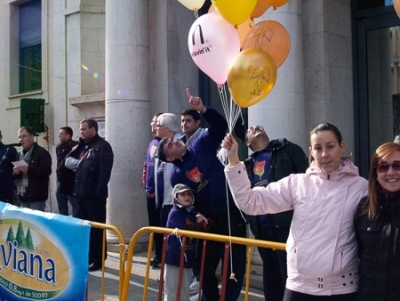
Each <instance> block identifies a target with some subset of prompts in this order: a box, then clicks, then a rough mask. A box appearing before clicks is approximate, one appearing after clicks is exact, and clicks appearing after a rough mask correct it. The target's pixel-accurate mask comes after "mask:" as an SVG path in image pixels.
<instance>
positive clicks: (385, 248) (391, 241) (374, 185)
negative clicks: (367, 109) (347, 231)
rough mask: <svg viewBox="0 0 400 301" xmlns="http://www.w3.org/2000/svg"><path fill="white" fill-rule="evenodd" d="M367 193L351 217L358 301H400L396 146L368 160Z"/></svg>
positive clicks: (380, 150) (399, 181)
mask: <svg viewBox="0 0 400 301" xmlns="http://www.w3.org/2000/svg"><path fill="white" fill-rule="evenodd" d="M368 180H369V184H368V186H369V191H368V196H366V197H364V198H363V199H362V200H361V202H360V205H359V208H358V211H357V213H356V215H355V219H354V225H355V229H356V237H357V241H358V245H359V249H358V253H359V257H360V264H359V276H360V282H359V288H358V297H359V300H360V301H364V300H374V301H377V300H382V301H398V300H400V253H399V252H400V239H399V228H400V145H399V144H398V143H394V142H387V143H384V144H382V145H381V146H379V147H378V149H377V150H376V152H375V154H374V155H373V156H372V160H371V168H370V171H369V177H368Z"/></svg>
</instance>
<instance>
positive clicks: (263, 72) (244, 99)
mask: <svg viewBox="0 0 400 301" xmlns="http://www.w3.org/2000/svg"><path fill="white" fill-rule="evenodd" d="M277 74H278V72H277V68H276V65H275V61H274V60H273V58H272V57H271V56H270V55H269V54H268V53H266V52H265V51H264V50H261V49H256V48H249V49H246V50H243V51H242V52H240V53H239V54H238V55H237V56H236V57H235V59H234V60H233V62H232V65H231V68H230V70H229V73H228V88H229V92H230V93H231V96H232V98H233V100H234V101H235V102H236V104H237V105H238V106H239V107H241V108H248V107H250V106H252V105H254V104H256V103H258V102H260V101H261V100H263V99H264V98H265V97H266V96H267V95H268V94H269V93H270V92H271V90H272V89H273V87H274V86H275V82H276V78H277Z"/></svg>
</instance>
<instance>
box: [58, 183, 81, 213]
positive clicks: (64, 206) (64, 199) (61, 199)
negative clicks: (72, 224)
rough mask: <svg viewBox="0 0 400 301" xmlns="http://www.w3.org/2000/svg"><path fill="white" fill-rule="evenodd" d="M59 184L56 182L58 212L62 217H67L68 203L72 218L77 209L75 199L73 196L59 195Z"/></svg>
mask: <svg viewBox="0 0 400 301" xmlns="http://www.w3.org/2000/svg"><path fill="white" fill-rule="evenodd" d="M59 190H60V182H57V190H56V198H57V204H58V212H59V213H60V214H63V215H68V201H69V202H70V204H71V206H72V216H73V217H76V211H77V209H78V204H77V200H76V197H74V196H73V195H67V194H64V193H60V192H59Z"/></svg>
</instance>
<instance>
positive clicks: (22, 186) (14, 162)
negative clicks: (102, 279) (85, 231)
mask: <svg viewBox="0 0 400 301" xmlns="http://www.w3.org/2000/svg"><path fill="white" fill-rule="evenodd" d="M79 131H80V138H79V141H74V140H72V137H73V130H72V128H70V127H68V126H65V127H62V128H61V129H60V131H59V139H60V143H59V144H58V145H57V146H56V156H57V169H56V176H57V190H56V198H57V203H58V209H59V213H60V214H63V215H69V212H68V202H69V203H70V204H71V207H72V216H74V217H77V218H80V219H85V220H89V221H94V222H100V223H105V222H106V200H107V197H108V187H107V185H108V182H109V180H110V176H111V169H112V166H113V162H114V155H113V151H112V148H111V146H110V144H109V143H108V142H107V141H106V140H105V139H103V138H102V137H100V136H99V135H98V124H97V121H96V120H94V119H84V120H82V121H81V122H80V128H79ZM35 136H36V133H35V132H34V130H33V129H32V128H31V127H29V126H23V127H21V128H20V129H19V130H18V139H19V143H20V146H21V150H20V151H19V152H17V150H16V149H15V147H14V146H12V145H5V144H3V143H2V142H1V141H2V138H3V137H2V135H1V132H0V157H1V161H0V200H1V201H4V202H7V203H10V204H13V205H18V206H21V207H26V208H31V209H34V210H40V211H45V210H46V201H47V199H48V196H49V181H50V174H51V172H52V170H51V165H52V159H51V155H50V153H49V152H48V150H46V149H45V148H43V147H41V146H40V145H38V144H37V142H35ZM106 257H107V252H105V253H104V254H102V230H100V229H96V228H91V230H90V242H89V262H88V270H89V271H96V270H99V269H101V267H102V265H103V263H104V261H105V259H106Z"/></svg>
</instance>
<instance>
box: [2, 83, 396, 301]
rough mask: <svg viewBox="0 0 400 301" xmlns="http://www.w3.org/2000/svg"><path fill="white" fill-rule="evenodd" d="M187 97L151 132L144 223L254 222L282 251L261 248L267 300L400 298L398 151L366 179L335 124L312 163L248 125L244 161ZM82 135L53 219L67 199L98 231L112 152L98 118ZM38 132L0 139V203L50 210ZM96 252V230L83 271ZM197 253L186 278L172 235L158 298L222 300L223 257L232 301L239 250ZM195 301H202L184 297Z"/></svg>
mask: <svg viewBox="0 0 400 301" xmlns="http://www.w3.org/2000/svg"><path fill="white" fill-rule="evenodd" d="M187 96H188V103H189V106H190V109H187V110H185V111H183V112H182V113H181V120H180V125H179V121H178V119H177V117H176V115H175V114H172V113H158V114H155V115H154V116H153V118H152V121H151V123H150V126H151V131H152V134H153V138H152V140H151V142H150V143H149V146H148V148H147V153H146V157H145V160H144V165H143V177H142V184H143V187H144V189H145V192H146V202H147V209H148V222H149V225H151V226H161V227H169V228H178V229H185V230H193V231H206V232H207V233H214V234H221V235H232V236H236V237H246V236H247V232H246V228H247V227H246V225H247V224H249V225H250V229H251V231H252V233H253V235H254V237H255V238H256V239H261V240H268V241H277V242H285V243H286V252H285V251H276V250H270V249H264V248H259V249H258V251H259V254H260V257H261V259H262V263H263V269H262V271H263V288H264V297H265V300H266V301H282V300H283V301H308V300H310V301H311V300H313V301H314V300H329V301H339V300H340V301H350V300H361V301H364V300H365V301H367V300H373V301H376V300H382V301H391V300H400V289H399V287H398V286H397V285H398V283H399V280H400V269H399V268H400V256H399V255H398V254H399V250H400V239H399V237H398V236H399V228H400V144H399V143H396V142H387V143H384V144H382V145H380V146H379V147H378V148H377V150H376V151H375V153H374V154H373V156H372V159H371V164H370V171H369V176H368V179H364V178H363V177H361V176H360V175H359V172H358V168H357V166H355V165H354V164H353V163H352V161H351V155H347V154H346V144H345V142H344V141H343V140H342V135H341V132H340V130H339V129H338V128H337V126H335V125H334V124H332V123H330V122H321V123H318V124H315V125H314V126H313V127H312V128H311V130H310V132H309V141H310V146H309V149H308V160H307V156H306V154H305V152H304V151H303V150H302V148H301V147H300V146H299V145H297V144H295V143H292V142H290V141H288V140H287V139H285V138H280V139H272V140H271V139H270V138H269V137H268V134H267V132H266V131H265V130H264V128H263V127H262V126H261V125H252V126H250V127H249V128H248V129H247V131H246V133H245V135H243V137H244V144H245V145H246V146H247V147H248V148H249V149H250V150H251V152H252V153H251V155H250V156H249V157H248V158H247V159H245V160H241V159H240V158H239V151H238V150H239V144H240V143H242V142H241V139H239V138H238V137H239V136H240V135H234V134H233V133H228V134H227V129H228V125H227V122H226V120H225V118H224V117H223V116H222V115H221V114H220V113H218V112H217V111H216V110H215V109H213V108H211V107H208V106H205V105H204V103H203V101H202V99H201V98H200V97H197V96H193V95H191V93H190V91H189V90H187ZM202 120H204V121H205V122H206V123H207V125H208V127H207V128H203V127H201V123H202ZM79 131H80V138H79V141H74V140H73V139H72V137H73V130H72V129H71V128H70V127H68V126H65V127H62V128H61V129H60V131H59V139H60V143H59V144H58V145H57V147H56V156H57V169H56V176H57V191H56V197H57V203H58V207H59V213H60V214H64V215H68V214H69V212H68V207H69V205H68V202H69V203H70V206H71V207H72V216H74V217H77V218H81V219H86V220H90V221H96V222H101V223H105V222H106V202H107V197H108V189H107V185H108V182H109V179H110V176H111V170H112V167H113V161H114V155H113V151H112V147H111V146H110V144H109V143H108V142H107V141H106V140H105V139H103V138H101V137H100V136H99V135H98V125H97V122H96V121H95V120H94V119H84V120H82V121H81V122H80V128H79ZM35 134H36V133H34V132H33V130H32V128H30V127H29V126H23V127H21V128H20V129H19V130H18V139H19V142H20V145H21V150H20V151H17V150H16V148H15V147H14V146H12V145H6V144H3V143H2V138H3V137H2V135H1V131H0V200H1V201H4V202H8V203H12V204H17V205H19V206H22V207H27V208H31V209H36V210H42V211H45V207H46V200H47V198H48V191H49V189H48V188H49V186H48V185H49V177H50V174H51V165H52V159H51V156H50V154H49V152H48V151H47V150H46V149H45V148H43V147H41V146H39V145H38V144H37V143H36V142H35ZM220 147H222V148H225V149H227V152H226V156H227V164H226V165H223V164H222V163H221V162H220V160H219V159H218V158H217V152H218V150H219V148H220ZM226 182H227V184H226ZM154 241H155V256H154V258H152V260H151V265H152V266H153V268H158V267H159V266H160V263H161V257H162V235H155V239H154ZM101 244H102V233H101V230H98V229H94V228H92V229H91V235H90V246H89V262H88V264H89V265H88V270H89V271H95V270H98V269H100V268H101V267H102V265H103V264H104V261H105V259H106V257H107V252H105V254H102V251H101V250H102V248H101ZM202 246H203V244H202V242H201V241H198V240H190V241H188V242H187V244H186V246H185V249H184V254H185V256H184V270H183V273H182V274H181V272H180V270H179V266H180V262H181V256H180V249H181V248H182V239H181V238H180V237H178V236H177V235H176V233H175V234H174V233H173V234H171V235H169V236H168V238H167V249H166V267H165V270H164V275H162V276H163V280H164V281H165V286H164V301H170V300H176V299H177V296H178V295H179V297H180V298H181V300H189V299H190V300H199V298H201V300H206V301H214V300H220V296H221V292H220V289H219V280H218V278H217V275H216V274H217V268H218V266H219V264H220V263H221V261H223V260H229V261H230V262H231V264H230V265H229V268H228V269H229V271H228V273H227V279H225V280H226V284H227V285H226V291H225V292H224V295H225V300H229V301H230V300H232V301H234V300H237V299H238V297H239V295H240V291H241V289H242V285H243V279H244V274H245V263H246V248H245V246H242V245H237V244H232V250H231V253H230V258H224V248H225V246H224V244H223V243H220V242H215V241H208V242H207V248H206V249H205V250H204V254H203V249H202ZM202 255H204V258H205V265H204V269H203V270H202V273H200V264H201V258H202ZM179 275H181V276H179ZM178 276H179V277H178ZM398 276H399V278H397V277H398ZM178 278H179V279H181V282H180V283H179V284H178V283H177V281H178ZM200 279H201V280H200ZM199 281H201V283H202V287H201V288H199V285H198V284H199ZM177 288H178V290H177ZM193 293H198V294H200V295H201V297H200V296H197V295H196V296H195V297H194V298H193V297H190V295H191V294H193Z"/></svg>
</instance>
